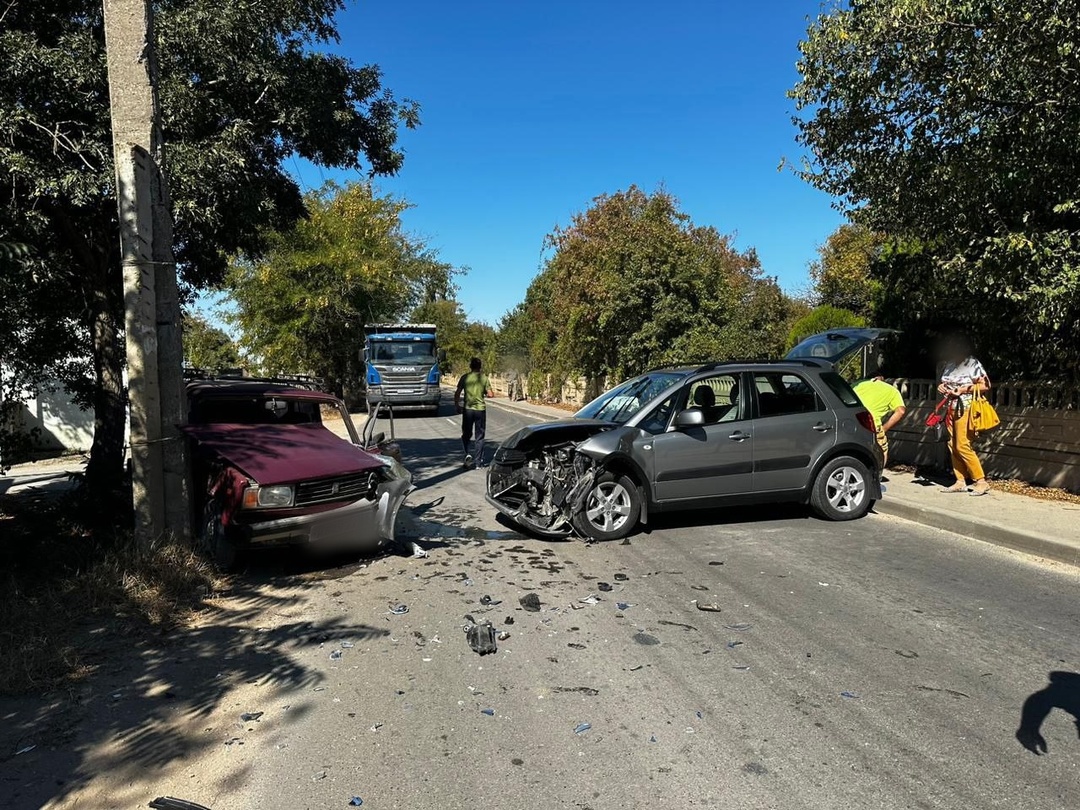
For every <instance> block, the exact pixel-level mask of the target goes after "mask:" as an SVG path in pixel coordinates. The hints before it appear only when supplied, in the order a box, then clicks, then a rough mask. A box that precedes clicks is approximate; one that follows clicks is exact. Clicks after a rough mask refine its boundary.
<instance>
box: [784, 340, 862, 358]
mask: <svg viewBox="0 0 1080 810" xmlns="http://www.w3.org/2000/svg"><path fill="white" fill-rule="evenodd" d="M865 342H866V339H865V338H862V337H852V336H851V335H842V334H839V333H828V334H824V335H814V336H813V337H808V338H807V339H806V340H804V341H803V342H802V343H800V344H799V345H798V346H796V347H795V348H794V349H792V350H791V351H790V352H788V353H787V357H788V359H789V360H797V359H800V358H803V357H810V358H813V359H815V360H835V359H836V358H837V357H839V356H840V355H842V354H843V353H844V352H846V351H848V350H849V349H851V348H854V347H855V346H857V345H859V344H862V343H865Z"/></svg>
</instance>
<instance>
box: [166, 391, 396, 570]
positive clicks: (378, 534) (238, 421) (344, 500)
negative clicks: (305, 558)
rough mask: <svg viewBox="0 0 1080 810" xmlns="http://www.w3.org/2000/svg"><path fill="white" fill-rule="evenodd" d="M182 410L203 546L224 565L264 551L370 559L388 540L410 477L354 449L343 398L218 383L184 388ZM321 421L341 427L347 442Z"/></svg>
mask: <svg viewBox="0 0 1080 810" xmlns="http://www.w3.org/2000/svg"><path fill="white" fill-rule="evenodd" d="M188 403H189V413H188V424H187V425H186V426H185V427H184V428H183V431H184V433H185V434H186V435H187V436H188V437H189V439H190V441H191V445H192V469H193V472H194V488H195V489H194V496H195V504H196V507H197V509H198V510H199V514H201V520H200V521H199V539H200V542H201V544H202V545H203V547H204V548H205V549H206V551H207V552H208V553H209V554H210V556H211V557H212V558H213V559H214V560H215V561H216V562H217V563H218V564H219V565H220V566H222V567H231V566H233V565H234V564H235V562H236V557H237V553H238V552H239V551H241V550H244V549H250V548H259V547H265V546H269V545H281V544H296V545H306V546H310V547H312V548H317V549H333V550H345V549H348V550H356V551H360V552H371V551H375V550H377V549H379V548H381V547H382V546H385V545H387V544H388V543H390V542H392V541H393V539H394V523H395V521H396V519H397V513H398V510H399V509H400V508H401V505H402V503H403V502H404V500H405V497H406V496H407V495H408V494H409V492H410V491H411V489H412V479H411V476H410V475H409V473H408V472H407V471H406V470H405V468H404V467H402V466H401V464H400V463H398V462H397V461H396V460H394V459H392V458H390V457H387V456H383V455H380V454H378V453H376V452H367V451H366V450H364V449H363V448H362V447H361V446H360V444H361V439H360V436H359V435H358V434H357V432H356V428H355V427H354V426H353V423H352V419H351V418H350V417H349V413H348V411H347V410H346V408H345V406H344V404H343V403H342V402H341V401H340V400H339V399H337V398H336V397H333V396H331V395H330V394H326V393H324V392H321V391H315V390H310V389H307V388H303V387H298V386H296V385H288V384H282V383H275V382H261V381H251V380H244V379H231V380H230V379H223V380H201V381H195V382H191V383H189V384H188ZM324 419H326V420H329V419H340V420H342V421H343V422H344V426H345V428H346V431H347V433H348V435H349V439H348V440H347V439H343V438H341V437H339V436H337V435H336V434H335V433H333V432H332V431H331V430H330V429H329V428H327V427H326V425H325V424H324Z"/></svg>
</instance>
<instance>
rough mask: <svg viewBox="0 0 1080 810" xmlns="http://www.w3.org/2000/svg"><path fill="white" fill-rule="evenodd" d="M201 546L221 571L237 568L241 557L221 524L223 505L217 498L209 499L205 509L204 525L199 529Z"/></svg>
mask: <svg viewBox="0 0 1080 810" xmlns="http://www.w3.org/2000/svg"><path fill="white" fill-rule="evenodd" d="M199 529H200V530H199V545H200V546H201V547H202V549H203V551H204V552H205V553H206V556H207V557H209V558H210V560H211V561H212V562H213V563H214V565H216V566H217V567H218V569H219V570H221V571H232V570H234V569H235V568H236V565H237V562H238V559H239V555H238V553H237V550H236V546H235V545H233V543H232V542H231V541H230V540H229V538H228V537H227V536H226V534H225V526H224V525H222V522H221V503H220V502H219V501H218V499H217V498H209V499H208V500H207V501H206V507H205V508H204V509H203V519H202V525H201V526H200V527H199Z"/></svg>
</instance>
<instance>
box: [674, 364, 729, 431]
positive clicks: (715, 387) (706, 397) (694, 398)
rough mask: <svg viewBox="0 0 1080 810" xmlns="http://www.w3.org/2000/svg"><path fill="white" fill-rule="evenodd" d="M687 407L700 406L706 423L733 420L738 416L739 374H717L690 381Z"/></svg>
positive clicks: (712, 423)
mask: <svg viewBox="0 0 1080 810" xmlns="http://www.w3.org/2000/svg"><path fill="white" fill-rule="evenodd" d="M686 407H687V408H701V410H702V412H703V413H704V414H705V424H706V425H717V424H720V423H721V422H734V421H736V420H737V419H738V418H739V376H738V375H737V374H719V375H717V376H715V377H706V378H705V379H703V380H695V381H694V382H692V383H690V390H689V392H688V395H687V400H686Z"/></svg>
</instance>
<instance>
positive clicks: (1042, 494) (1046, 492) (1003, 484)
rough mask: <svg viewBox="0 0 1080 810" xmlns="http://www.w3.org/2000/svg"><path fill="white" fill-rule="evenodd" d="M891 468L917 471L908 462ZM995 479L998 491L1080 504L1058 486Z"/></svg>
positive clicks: (1079, 499)
mask: <svg viewBox="0 0 1080 810" xmlns="http://www.w3.org/2000/svg"><path fill="white" fill-rule="evenodd" d="M889 469H891V470H897V471H899V472H907V473H915V472H917V469H916V468H915V467H912V466H910V465H907V464H890V465H889ZM988 477H989V478H990V480H991V481H993V486H994V489H995V490H997V491H998V492H1011V493H1012V494H1014V495H1024V496H1026V497H1028V498H1037V499H1038V500H1040V501H1057V502H1060V503H1075V504H1080V494H1077V493H1075V492H1070V491H1069V490H1067V489H1059V488H1057V487H1041V486H1038V485H1037V484H1029V483H1027V482H1026V481H1020V480H1017V479H1015V478H994V477H993V476H988Z"/></svg>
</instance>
